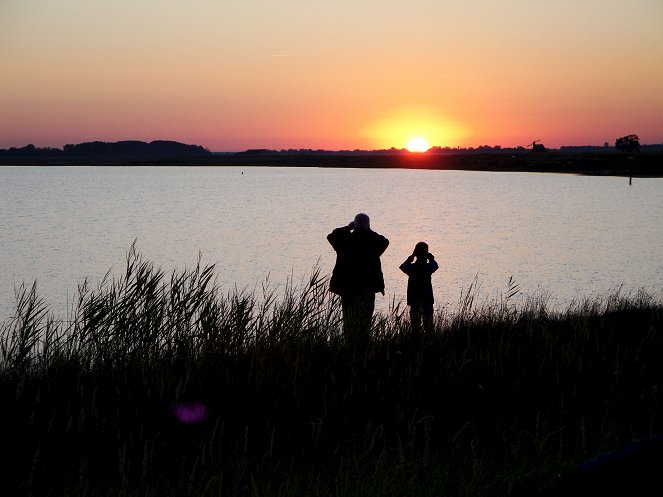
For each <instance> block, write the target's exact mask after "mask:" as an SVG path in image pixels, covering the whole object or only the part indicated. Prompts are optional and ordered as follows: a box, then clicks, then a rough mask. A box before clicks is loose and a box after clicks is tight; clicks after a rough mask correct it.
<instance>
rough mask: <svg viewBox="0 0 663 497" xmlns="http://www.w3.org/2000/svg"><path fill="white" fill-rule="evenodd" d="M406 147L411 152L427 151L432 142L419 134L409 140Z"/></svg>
mask: <svg viewBox="0 0 663 497" xmlns="http://www.w3.org/2000/svg"><path fill="white" fill-rule="evenodd" d="M405 148H407V149H408V151H410V152H426V151H427V150H428V149H429V148H430V144H429V143H428V140H426V138H422V137H421V136H417V137H415V138H412V139H411V140H410V141H409V142H407V146H406V147H405Z"/></svg>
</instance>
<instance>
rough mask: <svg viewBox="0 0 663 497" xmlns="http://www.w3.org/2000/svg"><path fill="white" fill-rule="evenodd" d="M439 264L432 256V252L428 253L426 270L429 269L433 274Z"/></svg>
mask: <svg viewBox="0 0 663 497" xmlns="http://www.w3.org/2000/svg"><path fill="white" fill-rule="evenodd" d="M439 267H440V266H439V264H438V263H437V261H436V260H435V257H433V254H428V270H429V271H430V273H431V274H433V273H434V272H435V271H437V270H438V269H439Z"/></svg>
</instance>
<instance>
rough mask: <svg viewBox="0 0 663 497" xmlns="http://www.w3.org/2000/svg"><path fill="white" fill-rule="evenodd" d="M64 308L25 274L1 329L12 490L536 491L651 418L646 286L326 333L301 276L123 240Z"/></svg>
mask: <svg viewBox="0 0 663 497" xmlns="http://www.w3.org/2000/svg"><path fill="white" fill-rule="evenodd" d="M79 295H80V296H79V298H78V299H77V301H76V302H75V303H74V305H73V307H72V310H71V315H70V316H68V317H67V319H65V320H57V319H54V318H53V317H50V316H49V314H48V312H47V310H46V309H45V308H44V307H43V305H42V304H41V301H40V300H39V298H38V296H37V295H36V294H35V291H34V288H24V289H23V291H22V293H21V294H20V295H19V299H18V304H17V312H16V317H15V319H13V320H11V321H8V322H6V323H4V324H3V325H2V328H1V341H0V352H1V356H0V361H1V364H0V368H1V369H0V395H1V401H2V406H3V407H2V410H1V412H0V427H1V428H0V429H1V430H2V439H3V440H4V441H5V445H4V452H5V454H10V455H11V462H10V463H8V465H6V466H4V467H3V471H4V472H5V477H4V478H3V486H4V488H5V489H7V490H8V491H9V493H11V494H17V495H71V496H93V495H117V496H134V495H135V496H143V495H154V496H169V495H173V496H175V495H177V496H180V495H191V496H217V495H223V496H234V495H237V496H239V495H242V496H244V495H255V496H305V495H306V496H309V495H321V496H322V495H339V496H345V495H356V496H383V495H384V496H387V495H389V496H392V495H393V496H403V495H416V496H427V495H431V496H433V495H435V496H439V495H444V496H473V495H481V496H506V495H538V494H543V493H545V492H548V491H550V490H551V489H553V487H554V483H555V481H556V479H558V475H560V474H561V475H564V474H566V473H567V472H568V471H569V470H570V469H571V468H573V467H574V466H575V465H577V464H578V463H579V462H580V461H583V460H586V459H588V458H590V457H592V456H595V455H597V454H599V453H601V452H604V451H607V450H609V449H612V448H614V447H616V446H619V445H620V444H621V443H623V442H624V441H627V440H631V439H634V438H640V437H645V436H649V435H651V434H658V433H660V432H661V431H662V425H663V406H662V405H661V399H660V394H659V388H660V387H661V383H662V380H663V361H661V357H662V356H663V354H662V353H663V303H662V302H661V300H660V297H653V296H651V295H647V294H645V293H642V292H641V293H638V294H637V295H629V296H621V295H619V294H615V295H611V296H607V297H605V298H597V299H592V300H588V301H583V302H577V303H576V304H573V305H572V306H571V307H570V308H568V309H567V310H565V311H562V312H558V311H556V312H553V311H551V310H550V309H548V306H547V303H546V300H545V299H543V298H542V299H529V300H523V299H519V298H518V295H517V293H516V289H515V288H512V289H509V290H508V291H507V293H506V294H505V295H504V297H503V298H502V299H499V300H497V301H491V302H475V301H474V299H473V296H472V292H471V291H470V292H468V293H466V294H465V295H464V296H463V298H462V300H461V302H460V303H459V305H458V308H457V310H456V311H454V312H453V313H449V314H442V313H440V314H438V315H437V316H436V331H435V333H432V334H430V335H428V336H425V337H421V338H415V337H412V336H411V335H410V334H409V332H408V331H409V330H408V323H407V320H406V318H405V314H404V313H403V310H402V309H395V310H394V311H393V312H391V313H389V314H387V315H380V316H378V317H377V319H376V322H375V326H374V328H373V330H372V334H371V337H370V339H369V340H368V342H367V343H363V344H360V343H357V342H353V341H352V340H347V339H345V338H344V337H343V335H342V332H341V330H340V316H339V308H338V303H337V302H336V301H335V300H333V299H332V296H331V294H329V293H328V292H327V282H326V280H325V278H323V277H321V276H320V275H319V274H317V273H315V272H314V274H313V275H312V276H311V278H310V280H308V281H306V282H304V283H303V284H302V285H300V286H298V287H293V286H288V288H286V290H285V291H284V292H280V293H279V294H278V295H277V294H276V293H274V292H272V291H271V290H269V289H263V291H261V292H258V293H257V294H256V293H246V292H244V293H242V292H231V293H223V292H221V291H220V290H219V289H218V288H217V287H216V285H215V282H214V268H213V267H200V266H198V267H195V268H192V269H190V270H186V271H182V272H176V273H172V274H170V275H166V274H164V273H163V272H162V271H161V270H159V269H158V268H155V267H154V266H153V265H152V264H151V263H150V262H149V261H144V260H143V259H142V258H141V257H140V255H139V254H136V253H135V252H133V251H132V252H131V253H130V254H129V257H128V261H127V269H126V273H125V274H124V276H123V277H122V278H119V279H115V280H112V281H106V282H103V283H102V284H100V286H99V287H98V288H89V287H88V286H87V285H81V287H80V288H79Z"/></svg>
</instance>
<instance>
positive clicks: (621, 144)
mask: <svg viewBox="0 0 663 497" xmlns="http://www.w3.org/2000/svg"><path fill="white" fill-rule="evenodd" d="M615 148H616V149H617V150H622V151H624V152H628V153H631V152H639V151H640V139H639V138H638V135H626V136H622V137H621V138H617V140H615Z"/></svg>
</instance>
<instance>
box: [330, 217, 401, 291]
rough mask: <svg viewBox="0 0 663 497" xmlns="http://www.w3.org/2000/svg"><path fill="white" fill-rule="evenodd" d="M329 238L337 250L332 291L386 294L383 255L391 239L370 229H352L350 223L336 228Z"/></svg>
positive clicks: (331, 283)
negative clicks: (381, 257)
mask: <svg viewBox="0 0 663 497" xmlns="http://www.w3.org/2000/svg"><path fill="white" fill-rule="evenodd" d="M327 240H328V241H329V243H330V244H331V246H332V247H334V250H335V251H336V265H335V266H334V271H333V273H332V277H331V281H330V282H329V290H330V291H332V292H334V293H337V294H339V295H341V296H352V295H360V294H361V293H364V292H373V293H377V292H380V293H382V294H384V277H383V276H382V265H381V263H380V256H381V255H382V254H383V253H384V251H385V250H387V247H388V246H389V240H387V239H386V238H385V237H384V236H382V235H380V234H378V233H376V232H375V231H372V230H370V229H368V230H361V229H355V230H354V231H350V228H349V227H347V226H344V227H342V228H336V229H335V230H334V231H332V232H331V233H330V234H329V235H327Z"/></svg>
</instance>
